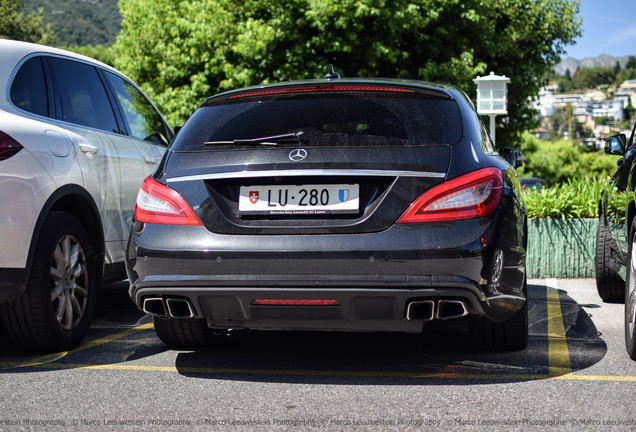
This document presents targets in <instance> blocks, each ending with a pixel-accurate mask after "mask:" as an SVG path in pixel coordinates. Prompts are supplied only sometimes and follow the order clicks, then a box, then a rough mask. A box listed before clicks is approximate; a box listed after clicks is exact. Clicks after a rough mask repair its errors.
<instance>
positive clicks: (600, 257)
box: [594, 218, 625, 303]
mask: <svg viewBox="0 0 636 432" xmlns="http://www.w3.org/2000/svg"><path fill="white" fill-rule="evenodd" d="M611 253H612V250H611V236H610V234H609V231H608V229H607V226H606V225H605V224H604V223H603V218H600V219H599V221H598V230H597V232H596V255H595V258H594V264H595V267H596V289H597V291H598V295H599V296H601V298H602V299H603V301H605V302H607V303H623V302H624V301H625V281H624V280H623V278H622V277H620V275H619V274H618V273H616V272H615V271H614V270H613V269H612V266H611V263H612V260H614V259H615V258H613V257H612V256H611Z"/></svg>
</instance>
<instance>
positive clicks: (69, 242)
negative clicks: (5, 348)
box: [0, 211, 99, 351]
mask: <svg viewBox="0 0 636 432" xmlns="http://www.w3.org/2000/svg"><path fill="white" fill-rule="evenodd" d="M98 262H99V260H98V258H97V256H96V255H95V254H94V253H93V247H92V244H91V242H90V240H89V237H88V234H87V232H86V229H85V228H84V226H83V225H82V223H81V222H80V221H79V220H78V219H77V218H76V217H75V216H73V215H71V214H69V213H65V212H56V211H54V212H51V213H49V214H48V215H47V216H46V218H45V220H44V223H43V224H42V228H41V229H40V237H39V238H38V239H37V243H36V246H35V253H34V256H33V265H32V267H31V272H30V276H29V282H28V284H27V287H26V289H25V291H24V292H23V293H22V295H21V296H20V297H19V298H18V299H16V300H15V301H13V302H10V303H6V304H1V305H0V312H1V315H2V320H3V323H4V326H5V328H6V331H7V334H8V335H9V337H10V338H11V339H12V340H13V341H14V342H15V343H16V344H17V345H18V346H19V347H21V348H25V349H30V350H38V351H63V350H68V349H70V348H73V347H75V346H76V345H78V344H79V343H80V342H81V340H82V339H83V338H84V336H85V335H86V333H87V332H88V329H89V326H90V322H91V319H92V316H93V312H94V309H95V299H96V294H97V286H98V278H97V276H98Z"/></svg>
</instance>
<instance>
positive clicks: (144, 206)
mask: <svg viewBox="0 0 636 432" xmlns="http://www.w3.org/2000/svg"><path fill="white" fill-rule="evenodd" d="M135 220H137V221H139V222H147V223H155V224H167V225H203V224H202V223H201V220H200V219H199V218H198V217H197V215H196V213H194V210H192V208H191V207H190V206H189V205H188V203H187V202H186V200H185V199H184V198H183V197H182V196H181V195H180V194H179V192H177V191H175V190H174V189H170V188H169V187H168V186H165V185H163V184H161V183H159V182H158V181H157V180H155V179H153V178H152V177H148V178H146V180H145V181H144V184H143V185H142V186H141V189H140V190H139V193H138V194H137V205H136V206H135Z"/></svg>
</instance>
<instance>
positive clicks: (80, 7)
mask: <svg viewBox="0 0 636 432" xmlns="http://www.w3.org/2000/svg"><path fill="white" fill-rule="evenodd" d="M0 1H1V0H0ZM117 1H118V0H23V8H22V10H23V12H24V13H30V12H34V11H36V10H37V9H39V8H41V9H42V20H43V21H44V23H46V24H51V27H53V31H54V32H55V35H56V36H57V40H56V42H55V44H56V45H57V46H84V45H110V44H112V43H113V42H114V41H115V38H116V37H117V35H118V34H119V30H121V16H120V15H119V8H118V7H117Z"/></svg>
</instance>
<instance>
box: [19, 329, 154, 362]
mask: <svg viewBox="0 0 636 432" xmlns="http://www.w3.org/2000/svg"><path fill="white" fill-rule="evenodd" d="M152 327H153V324H152V323H147V324H142V325H139V326H136V327H133V328H130V329H128V330H124V331H122V332H119V333H115V334H112V335H109V336H106V337H103V338H100V339H95V340H92V341H90V342H86V343H85V344H82V345H80V346H78V347H77V348H74V349H72V350H70V351H62V352H57V353H52V354H47V355H45V356H42V357H38V358H35V359H33V360H29V361H26V362H19V363H17V364H16V365H15V366H20V367H27V366H38V365H42V364H43V363H49V362H52V361H55V360H59V359H61V358H63V357H65V356H66V355H68V354H73V353H76V352H78V351H83V350H86V349H89V348H94V347H96V346H99V345H104V344H107V343H109V342H112V341H114V340H117V339H121V338H124V337H127V336H130V335H131V334H134V333H137V332H140V331H143V330H148V329H149V328H152Z"/></svg>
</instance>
